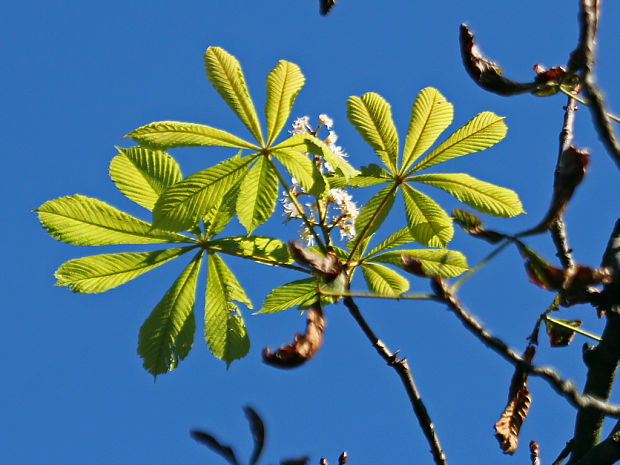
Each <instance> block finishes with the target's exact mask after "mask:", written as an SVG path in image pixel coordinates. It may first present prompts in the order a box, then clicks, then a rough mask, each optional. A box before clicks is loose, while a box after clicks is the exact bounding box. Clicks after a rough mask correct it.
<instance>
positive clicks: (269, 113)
mask: <svg viewBox="0 0 620 465" xmlns="http://www.w3.org/2000/svg"><path fill="white" fill-rule="evenodd" d="M305 82H306V78H305V77H304V75H303V74H302V72H301V70H300V69H299V66H297V65H296V64H295V63H291V62H289V61H285V60H280V61H279V62H278V65H277V66H276V67H275V68H274V69H273V70H272V71H271V72H270V73H269V75H268V76H267V101H266V103H265V116H266V117H267V145H268V146H269V145H271V144H272V143H273V141H274V140H275V139H276V137H277V136H278V134H280V131H282V128H283V127H284V124H286V120H287V119H288V117H289V115H290V114H291V108H293V104H294V103H295V98H297V94H298V93H299V91H300V90H301V88H302V87H303V86H304V83H305Z"/></svg>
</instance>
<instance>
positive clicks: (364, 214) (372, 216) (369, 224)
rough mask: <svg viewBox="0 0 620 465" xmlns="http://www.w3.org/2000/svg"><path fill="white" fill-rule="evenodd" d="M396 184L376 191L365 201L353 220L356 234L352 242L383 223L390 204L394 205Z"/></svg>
mask: <svg viewBox="0 0 620 465" xmlns="http://www.w3.org/2000/svg"><path fill="white" fill-rule="evenodd" d="M396 189H397V187H396V185H395V184H394V183H391V184H389V185H387V186H385V187H384V188H383V189H381V190H380V191H379V192H377V193H376V194H375V195H373V196H372V198H371V199H370V200H369V201H368V202H366V205H364V206H363V207H362V209H361V210H360V213H359V215H358V217H357V219H356V220H355V231H356V232H357V235H356V236H355V239H353V241H355V242H354V244H357V242H358V241H359V240H360V239H365V238H366V237H368V236H370V235H372V234H374V233H375V232H376V231H377V229H378V228H379V226H381V224H382V223H383V221H384V220H385V218H386V217H387V215H388V213H389V212H390V210H391V208H392V205H394V199H395V198H396Z"/></svg>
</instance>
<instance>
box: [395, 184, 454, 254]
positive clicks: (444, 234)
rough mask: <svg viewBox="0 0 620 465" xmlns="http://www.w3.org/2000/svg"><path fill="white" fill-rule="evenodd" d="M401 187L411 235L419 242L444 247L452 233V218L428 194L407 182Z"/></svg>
mask: <svg viewBox="0 0 620 465" xmlns="http://www.w3.org/2000/svg"><path fill="white" fill-rule="evenodd" d="M402 189H403V197H404V198H405V210H406V212H407V223H408V224H409V228H410V229H411V233H412V234H413V236H415V238H416V240H417V241H418V242H419V243H420V244H424V245H428V246H430V247H445V246H446V244H447V243H448V242H450V240H451V239H452V236H453V235H454V228H453V227H452V219H451V218H450V217H449V216H448V214H447V213H446V212H445V211H444V210H443V208H441V207H440V206H439V205H437V203H436V202H435V201H434V200H433V199H431V198H430V197H429V196H427V195H425V194H422V193H421V192H419V191H417V190H415V189H413V188H412V187H411V186H409V185H408V184H403V185H402Z"/></svg>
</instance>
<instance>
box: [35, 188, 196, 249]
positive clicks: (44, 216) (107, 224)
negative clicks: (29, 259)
mask: <svg viewBox="0 0 620 465" xmlns="http://www.w3.org/2000/svg"><path fill="white" fill-rule="evenodd" d="M35 212H36V213H38V214H39V220H40V221H41V224H42V225H43V227H44V228H45V229H47V231H48V232H49V233H50V235H51V236H52V237H54V238H55V239H58V240H59V241H63V242H67V243H69V244H74V245H109V244H157V243H162V242H195V241H194V239H192V238H189V237H187V236H183V235H181V234H177V233H174V232H168V231H153V230H152V229H151V225H150V224H148V223H146V222H145V221H142V220H139V219H138V218H136V217H134V216H131V215H129V214H127V213H124V212H122V211H120V210H118V209H116V208H114V207H112V206H111V205H109V204H107V203H105V202H102V201H101V200H98V199H95V198H92V197H86V196H83V195H79V194H75V195H72V196H67V197H59V198H57V199H53V200H48V201H47V202H45V203H44V204H43V205H41V206H40V207H39V208H37V209H36V210H35Z"/></svg>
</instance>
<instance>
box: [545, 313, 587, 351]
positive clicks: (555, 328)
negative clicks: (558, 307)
mask: <svg viewBox="0 0 620 465" xmlns="http://www.w3.org/2000/svg"><path fill="white" fill-rule="evenodd" d="M557 321H560V322H562V323H564V324H565V325H568V326H572V327H574V328H579V327H580V326H581V325H582V324H583V321H581V320H557ZM545 326H546V328H547V334H548V335H549V343H550V344H551V347H565V346H567V345H568V344H570V343H571V342H572V340H573V339H574V338H575V331H574V330H572V329H570V328H567V327H566V326H562V325H559V324H557V323H556V322H555V321H552V320H550V319H545Z"/></svg>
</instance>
